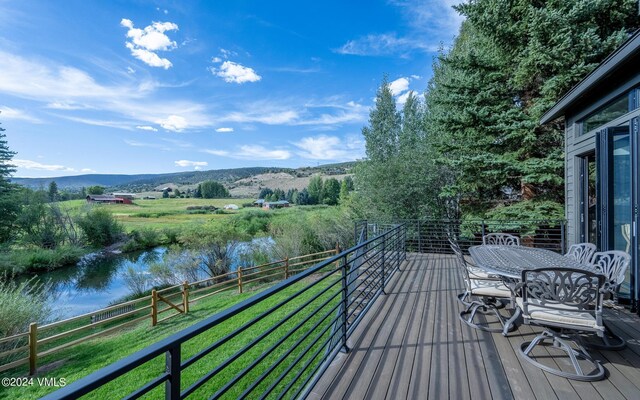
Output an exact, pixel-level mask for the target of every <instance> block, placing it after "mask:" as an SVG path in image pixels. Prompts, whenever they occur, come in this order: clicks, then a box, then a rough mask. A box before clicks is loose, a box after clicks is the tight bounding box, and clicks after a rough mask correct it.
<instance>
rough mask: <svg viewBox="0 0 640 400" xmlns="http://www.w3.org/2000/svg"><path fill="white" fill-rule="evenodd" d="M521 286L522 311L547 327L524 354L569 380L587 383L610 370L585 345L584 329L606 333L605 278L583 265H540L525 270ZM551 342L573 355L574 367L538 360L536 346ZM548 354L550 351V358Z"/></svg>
mask: <svg viewBox="0 0 640 400" xmlns="http://www.w3.org/2000/svg"><path fill="white" fill-rule="evenodd" d="M518 288H519V289H520V291H521V297H518V298H516V303H517V305H518V307H519V308H520V309H521V310H522V317H523V320H524V323H525V324H534V325H539V326H542V327H544V328H545V330H544V331H543V332H542V333H541V334H539V335H537V336H536V337H535V338H534V339H533V340H532V341H531V342H525V343H523V344H522V345H521V347H520V354H521V356H522V357H523V358H524V359H525V360H527V361H528V362H530V363H531V364H533V365H535V366H536V367H538V368H541V369H543V370H545V371H547V372H549V373H552V374H555V375H559V376H562V377H565V378H569V379H576V380H581V381H596V380H600V379H602V378H603V377H604V376H605V369H604V367H603V366H602V364H601V363H600V362H599V361H597V360H595V359H593V358H592V357H591V355H590V354H589V353H588V352H587V350H586V349H585V348H584V347H583V346H582V345H581V344H580V338H579V333H581V332H594V333H596V334H597V335H598V336H600V337H602V336H603V334H604V330H605V327H604V325H603V323H602V300H603V294H604V292H605V277H604V276H603V275H601V274H596V273H594V272H590V271H586V270H580V269H570V268H539V269H535V270H525V271H523V272H522V282H521V283H520V284H519V285H518ZM547 340H551V342H552V344H553V347H554V348H555V349H557V350H561V351H562V352H564V353H565V354H566V355H567V356H568V357H569V360H570V361H571V365H572V367H573V371H571V372H568V371H565V370H561V369H559V368H556V367H553V366H550V365H545V364H542V363H541V362H539V361H538V360H536V358H537V357H535V356H534V355H533V354H532V353H533V351H534V348H535V347H536V346H538V345H544V342H545V341H547ZM571 343H573V344H574V346H572V345H571ZM550 351H552V350H550ZM548 357H549V356H548V354H546V355H545V357H544V358H548ZM579 360H582V363H581V362H580V361H579ZM560 364H561V363H558V365H560ZM585 367H586V368H589V369H590V370H586V368H585ZM585 370H586V371H587V372H585Z"/></svg>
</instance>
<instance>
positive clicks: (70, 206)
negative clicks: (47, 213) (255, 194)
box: [60, 198, 255, 232]
mask: <svg viewBox="0 0 640 400" xmlns="http://www.w3.org/2000/svg"><path fill="white" fill-rule="evenodd" d="M254 200H255V199H249V198H247V199H193V198H189V199H171V198H169V199H155V200H135V202H134V204H103V205H100V207H106V208H107V209H108V210H110V211H111V213H112V214H113V215H114V216H115V217H116V219H117V220H118V221H119V222H121V223H122V225H123V226H124V227H125V229H126V230H127V231H128V232H130V231H132V230H134V229H142V228H154V229H163V228H181V227H185V226H189V225H193V224H194V223H205V222H207V221H210V220H212V219H220V218H225V217H226V215H228V214H235V213H239V212H243V210H244V209H242V208H241V209H240V210H237V211H227V210H225V211H224V212H225V214H214V213H212V212H206V211H204V210H188V207H203V206H214V207H217V208H220V209H221V208H222V207H224V206H225V205H227V204H236V205H237V206H238V207H242V204H243V203H252V202H253V201H254ZM60 205H61V206H62V207H64V208H65V209H67V210H70V211H71V212H72V213H74V212H79V211H80V210H82V209H83V208H86V207H88V206H89V205H88V204H87V202H86V201H84V200H71V201H65V202H62V203H60ZM227 213H228V214H227Z"/></svg>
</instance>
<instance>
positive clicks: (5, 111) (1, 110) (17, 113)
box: [0, 106, 42, 124]
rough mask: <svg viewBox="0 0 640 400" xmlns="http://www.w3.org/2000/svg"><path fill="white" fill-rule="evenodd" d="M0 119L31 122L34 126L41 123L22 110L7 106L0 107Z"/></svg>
mask: <svg viewBox="0 0 640 400" xmlns="http://www.w3.org/2000/svg"><path fill="white" fill-rule="evenodd" d="M0 119H16V120H23V121H28V122H32V123H35V124H38V123H41V122H42V121H40V120H39V119H38V118H36V117H34V116H32V115H30V114H28V113H27V112H26V111H24V110H18V109H16V108H11V107H7V106H0Z"/></svg>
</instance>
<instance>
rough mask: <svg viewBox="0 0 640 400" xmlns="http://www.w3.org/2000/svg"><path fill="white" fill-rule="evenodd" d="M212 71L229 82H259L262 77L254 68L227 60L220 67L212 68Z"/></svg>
mask: <svg viewBox="0 0 640 400" xmlns="http://www.w3.org/2000/svg"><path fill="white" fill-rule="evenodd" d="M211 73H212V74H214V75H216V76H218V77H220V78H222V79H224V81H225V82H228V83H245V82H258V81H259V80H260V79H262V77H261V76H260V75H258V74H257V73H256V71H254V70H253V68H249V67H245V66H243V65H240V64H238V63H235V62H233V61H225V62H223V63H222V65H221V66H220V68H214V67H212V68H211Z"/></svg>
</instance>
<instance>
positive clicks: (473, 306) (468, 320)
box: [460, 300, 506, 332]
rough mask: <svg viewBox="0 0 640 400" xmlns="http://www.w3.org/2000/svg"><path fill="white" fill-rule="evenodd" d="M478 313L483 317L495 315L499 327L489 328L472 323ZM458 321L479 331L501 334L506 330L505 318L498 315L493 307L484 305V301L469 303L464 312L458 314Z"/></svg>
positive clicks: (488, 304) (487, 304)
mask: <svg viewBox="0 0 640 400" xmlns="http://www.w3.org/2000/svg"><path fill="white" fill-rule="evenodd" d="M478 313H480V314H484V315H487V314H493V315H495V316H496V318H497V319H498V322H499V323H500V327H496V328H491V327H489V326H487V324H478V323H476V322H474V319H475V317H476V315H477V314H478ZM460 320H461V321H462V322H464V323H465V324H467V325H469V326H470V327H472V328H474V329H480V330H483V331H486V332H503V331H504V330H505V329H506V328H505V322H506V318H505V317H504V316H503V315H502V314H500V311H498V308H497V307H496V306H495V305H493V304H491V303H485V302H484V301H478V300H476V301H473V302H472V303H470V304H469V306H468V307H467V308H466V309H465V310H464V311H462V312H460Z"/></svg>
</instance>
